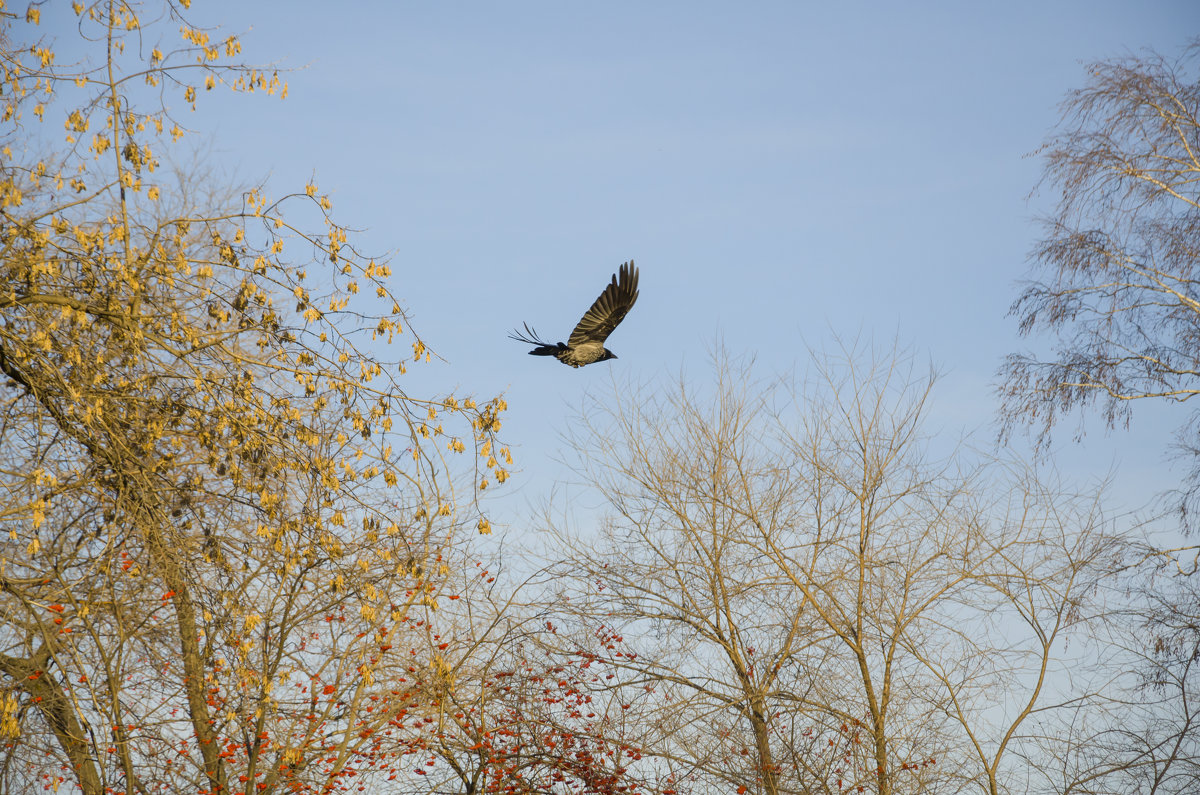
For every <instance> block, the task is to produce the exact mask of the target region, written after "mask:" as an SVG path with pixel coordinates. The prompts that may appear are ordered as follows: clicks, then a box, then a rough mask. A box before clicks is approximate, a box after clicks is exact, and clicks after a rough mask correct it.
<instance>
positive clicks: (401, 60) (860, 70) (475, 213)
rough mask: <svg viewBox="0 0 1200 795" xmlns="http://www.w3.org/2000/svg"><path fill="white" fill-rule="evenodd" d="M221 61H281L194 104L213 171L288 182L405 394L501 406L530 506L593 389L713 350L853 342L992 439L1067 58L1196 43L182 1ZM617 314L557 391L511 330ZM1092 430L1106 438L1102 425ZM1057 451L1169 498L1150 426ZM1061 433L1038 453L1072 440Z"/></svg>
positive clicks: (1111, 9) (1158, 18)
mask: <svg viewBox="0 0 1200 795" xmlns="http://www.w3.org/2000/svg"><path fill="white" fill-rule="evenodd" d="M195 11H196V13H197V15H198V18H199V19H201V20H212V21H220V22H221V23H222V24H224V25H225V26H227V27H229V28H231V29H232V30H233V31H234V32H242V33H244V35H243V43H244V47H245V49H244V54H245V56H246V57H247V59H249V60H251V61H258V62H279V63H280V65H282V66H291V67H297V68H299V67H303V68H299V70H298V71H295V72H293V73H291V74H289V75H288V76H287V80H288V82H289V86H290V89H289V90H290V96H289V98H288V99H287V100H286V101H285V102H282V103H280V102H277V101H272V100H268V99H265V98H263V97H259V96H254V97H237V96H232V95H229V94H227V93H225V92H221V93H220V94H219V95H218V96H213V97H202V100H204V101H203V102H202V103H201V106H200V112H199V113H197V114H196V115H195V116H194V117H193V118H194V119H195V127H196V128H197V129H199V130H203V131H205V132H206V133H208V132H211V133H213V135H214V139H213V141H214V147H215V150H214V151H215V153H216V159H217V160H218V162H220V163H223V164H226V165H229V166H231V167H232V168H234V169H235V170H236V173H237V174H238V176H239V177H240V178H241V179H243V180H245V181H247V182H254V181H257V180H259V179H260V178H262V177H264V176H269V180H270V182H269V184H270V186H271V187H272V188H273V189H274V190H276V191H277V192H278V191H282V190H284V189H289V188H302V187H303V185H304V183H305V182H306V181H307V180H308V179H309V177H310V175H312V174H314V173H315V175H316V180H317V182H318V183H319V184H320V186H321V188H322V190H323V191H325V190H327V191H330V192H332V194H333V198H334V200H335V205H336V206H335V210H336V212H337V215H338V216H339V217H340V219H341V220H342V221H343V222H346V223H349V224H350V225H351V226H354V227H359V228H364V229H365V230H366V232H365V233H364V234H363V235H362V236H360V242H361V243H362V244H363V246H364V247H365V248H366V249H367V250H368V251H370V252H372V253H380V252H389V251H390V252H392V253H393V260H392V261H393V265H394V270H395V284H394V287H395V289H396V291H397V293H398V294H400V295H402V296H403V297H404V298H405V300H406V301H407V305H408V307H409V308H410V309H411V312H412V319H413V321H414V323H415V325H416V326H417V327H418V328H419V330H420V331H421V333H422V334H423V335H424V336H425V337H426V338H427V339H428V340H429V341H430V342H431V343H432V344H433V346H434V348H435V349H436V350H437V351H438V352H439V353H440V354H442V355H443V356H444V357H445V358H446V359H447V360H448V361H449V364H448V365H444V366H439V367H438V368H435V369H434V370H433V371H425V370H423V369H422V370H417V371H414V372H413V375H412V376H411V378H412V381H411V384H410V387H411V389H412V390H413V391H414V392H416V393H422V392H427V391H430V390H435V389H444V388H445V387H446V386H452V385H460V386H461V387H462V388H463V389H464V390H467V391H474V392H477V393H480V394H489V393H495V392H498V391H504V392H506V393H507V397H508V401H509V404H510V406H511V409H512V410H511V412H510V416H509V418H508V421H507V423H506V425H505V433H506V435H507V437H508V438H509V439H510V440H511V441H512V442H513V443H514V445H515V449H516V453H517V455H518V457H519V461H518V464H519V465H520V466H521V467H522V468H523V469H524V470H525V475H524V476H523V477H521V478H519V480H518V483H519V484H524V485H523V488H522V489H521V493H522V494H523V495H525V496H528V497H529V498H530V499H532V500H535V499H537V498H538V496H539V495H541V494H543V493H544V492H545V491H546V490H547V489H548V487H549V484H550V483H551V482H552V481H553V480H554V479H555V477H557V472H556V469H555V466H554V464H553V463H552V461H551V459H552V456H553V453H554V450H555V448H556V447H557V441H556V433H557V431H558V430H559V429H560V428H561V427H562V425H563V423H564V422H565V421H566V419H567V418H568V417H569V416H570V413H571V407H572V406H575V405H578V404H579V402H580V396H581V395H582V393H583V392H584V391H585V390H588V389H596V388H601V389H602V388H605V386H606V385H607V384H609V381H610V378H611V377H612V375H613V373H614V371H615V372H617V374H618V377H619V378H624V377H625V376H626V375H629V376H631V377H632V378H634V379H635V380H644V379H649V378H652V377H655V376H656V375H658V374H660V373H663V372H664V371H666V372H677V371H678V370H679V369H680V367H681V366H685V365H686V367H687V368H688V370H689V371H690V372H693V373H695V374H696V375H697V376H700V377H703V376H704V375H705V372H706V371H705V367H706V355H707V349H708V348H709V347H711V345H712V343H713V340H714V339H715V338H716V337H717V335H720V336H721V337H722V338H723V339H724V342H725V344H726V345H727V346H728V347H729V348H730V349H731V350H733V351H735V352H745V351H752V352H754V353H756V354H757V356H758V359H759V362H760V363H761V365H762V367H763V369H764V371H765V372H775V371H783V370H787V369H789V368H791V367H792V366H793V364H801V365H802V364H803V362H804V354H803V345H804V344H805V342H807V343H808V344H811V345H814V346H816V347H824V346H826V345H827V344H828V342H829V340H830V339H831V336H832V334H833V332H839V333H843V334H847V335H851V336H853V335H854V334H856V333H858V332H859V331H860V330H861V331H862V332H864V333H866V334H868V335H874V336H875V337H876V338H877V339H879V340H881V341H884V342H886V341H887V340H889V339H890V338H891V337H892V336H893V335H895V334H898V335H899V337H900V339H901V341H902V342H904V343H906V344H909V345H912V346H913V347H914V348H915V349H916V350H918V351H920V352H921V355H922V356H928V358H929V359H930V360H931V361H933V362H934V363H935V364H936V365H937V366H938V367H939V368H940V369H941V370H943V371H944V372H945V373H946V376H945V378H944V379H943V382H942V385H941V387H940V389H939V392H938V394H939V400H938V404H937V405H938V410H939V412H940V413H939V416H938V417H935V418H934V419H935V422H937V423H940V424H945V425H946V426H947V427H950V428H958V427H962V426H966V427H975V426H979V425H984V424H986V423H988V422H989V421H990V420H991V418H992V416H993V412H994V407H995V401H994V399H993V396H992V391H991V386H990V384H991V382H992V381H993V380H994V373H995V371H996V369H997V367H998V365H999V363H1000V359H1001V357H1002V356H1003V355H1004V354H1005V353H1006V352H1008V351H1011V350H1013V349H1014V348H1015V347H1018V346H1020V345H1022V344H1023V343H1022V342H1020V341H1019V340H1018V338H1017V337H1016V330H1015V324H1014V323H1013V322H1012V321H1011V320H1010V319H1006V317H1005V312H1006V310H1007V308H1008V306H1009V304H1010V303H1011V302H1012V300H1013V298H1014V297H1015V295H1016V292H1017V289H1018V288H1017V285H1018V282H1019V280H1020V279H1022V278H1023V277H1025V276H1026V275H1027V274H1028V270H1027V265H1026V259H1025V255H1026V253H1027V251H1028V250H1029V249H1030V247H1031V246H1032V244H1033V241H1034V240H1035V239H1036V237H1037V235H1038V229H1037V228H1036V226H1035V225H1034V224H1033V223H1032V218H1033V216H1034V215H1035V214H1036V212H1037V210H1038V208H1039V207H1045V206H1046V205H1045V203H1044V202H1045V199H1038V198H1035V199H1034V200H1033V201H1032V202H1027V199H1026V197H1027V194H1028V193H1029V191H1030V189H1031V188H1032V187H1033V185H1034V184H1035V182H1036V180H1037V178H1038V174H1039V171H1040V164H1039V162H1038V160H1037V159H1036V158H1033V157H1029V156H1027V155H1028V153H1030V152H1032V151H1033V150H1034V149H1036V148H1037V146H1038V145H1039V144H1040V143H1041V141H1042V140H1043V139H1044V137H1045V135H1046V133H1047V132H1048V131H1049V130H1050V128H1051V127H1052V125H1053V124H1054V123H1055V121H1056V119H1057V111H1056V104H1057V103H1058V101H1059V100H1060V99H1061V98H1062V96H1063V94H1064V93H1065V92H1066V91H1067V90H1069V89H1071V88H1073V87H1079V86H1081V85H1082V84H1083V82H1084V80H1085V77H1086V74H1085V71H1084V69H1083V66H1082V62H1084V61H1089V60H1094V59H1099V58H1104V57H1108V56H1113V55H1119V54H1122V53H1125V52H1128V51H1136V50H1139V49H1141V48H1143V47H1147V46H1149V47H1153V48H1156V49H1158V50H1159V51H1161V52H1163V53H1165V54H1169V55H1175V54H1177V53H1178V52H1179V50H1180V48H1181V46H1182V45H1183V44H1184V43H1185V42H1186V41H1187V40H1188V39H1189V38H1190V37H1191V36H1193V35H1196V34H1197V33H1200V4H1197V3H1195V2H1194V1H1193V0H1177V1H1176V2H1096V0H1088V1H1086V2H1083V1H1074V2H1045V0H1041V1H1039V2H1005V3H970V2H940V3H922V2H907V3H865V2H843V3H830V2H826V3H820V4H817V3H802V2H754V3H713V2H659V3H654V2H605V3H596V2H593V3H586V4H585V3H575V2H561V1H559V2H508V3H482V2H474V3H467V2H422V3H417V2H370V3H367V2H363V3H328V2H301V1H295V0H293V1H291V2H245V1H244V0H221V2H216V3H209V2H207V1H205V0H197V2H196V3H195ZM631 257H632V258H634V259H636V261H637V264H638V266H639V267H640V269H641V298H640V300H639V302H638V304H637V306H636V308H635V309H634V310H633V312H631V313H630V315H629V317H628V318H627V319H626V321H625V322H624V324H623V325H622V326H621V327H620V328H619V329H618V330H617V332H616V333H615V334H614V335H613V336H612V337H611V338H610V340H609V347H610V348H612V349H613V350H614V351H615V352H616V353H617V354H618V356H619V357H620V358H619V359H618V360H617V361H615V362H607V363H602V364H599V365H594V366H591V367H587V368H584V369H581V370H572V369H570V368H567V367H564V366H562V365H560V364H558V363H557V362H554V361H552V360H547V359H541V358H534V357H530V356H527V355H525V349H524V348H523V347H521V346H519V345H517V344H516V343H513V342H511V341H509V340H508V339H506V336H505V335H506V334H507V332H508V331H509V330H510V329H511V328H512V327H513V326H516V325H518V324H520V322H521V321H524V320H527V321H529V322H530V323H531V324H533V325H534V326H536V327H537V328H538V330H539V331H541V332H543V333H544V335H545V336H547V337H550V338H553V339H555V340H557V339H565V337H566V335H567V334H568V333H569V331H570V329H571V328H572V327H573V326H574V324H575V322H576V321H577V320H578V318H579V316H580V314H581V313H582V312H583V311H584V310H585V309H586V308H587V306H588V305H589V304H590V302H591V301H592V300H593V299H594V298H595V296H596V295H597V294H598V292H599V291H600V289H601V288H602V287H603V286H604V284H605V283H606V282H607V281H608V279H609V277H610V275H611V274H612V273H613V272H614V271H615V270H616V267H617V265H618V264H620V263H621V262H622V261H624V260H627V259H629V258H631ZM1090 425H1091V426H1092V427H1094V428H1096V429H1097V431H1099V424H1098V423H1095V422H1092V423H1090ZM1134 427H1135V432H1134V433H1133V434H1123V435H1118V436H1115V437H1112V438H1110V439H1104V438H1103V435H1102V434H1100V433H1098V432H1097V433H1096V434H1093V436H1094V437H1095V438H1094V439H1093V441H1091V442H1089V445H1088V447H1087V448H1086V449H1085V450H1082V451H1080V450H1071V451H1068V452H1067V453H1065V458H1064V460H1065V461H1067V462H1068V463H1067V465H1066V468H1067V469H1068V470H1070V471H1071V472H1072V473H1073V474H1086V472H1087V471H1088V469H1089V468H1096V470H1097V471H1103V470H1105V469H1107V467H1108V466H1110V465H1112V464H1114V463H1116V464H1117V465H1119V467H1120V472H1121V474H1122V475H1123V477H1124V478H1125V481H1124V482H1125V483H1127V484H1131V485H1129V489H1131V490H1132V492H1137V491H1138V490H1140V489H1141V488H1142V487H1143V486H1142V484H1143V483H1150V482H1154V480H1155V479H1156V478H1160V477H1161V471H1160V470H1157V469H1156V468H1158V467H1159V460H1160V458H1161V452H1162V444H1163V440H1164V439H1165V438H1166V436H1167V434H1168V432H1169V430H1170V428H1171V424H1170V422H1167V421H1165V420H1162V419H1160V418H1150V417H1147V418H1146V419H1144V420H1143V419H1141V418H1140V417H1139V419H1138V420H1137V421H1136V422H1135V426H1134ZM1069 430H1070V429H1067V431H1068V432H1065V433H1063V434H1062V438H1063V441H1064V442H1066V441H1068V437H1069Z"/></svg>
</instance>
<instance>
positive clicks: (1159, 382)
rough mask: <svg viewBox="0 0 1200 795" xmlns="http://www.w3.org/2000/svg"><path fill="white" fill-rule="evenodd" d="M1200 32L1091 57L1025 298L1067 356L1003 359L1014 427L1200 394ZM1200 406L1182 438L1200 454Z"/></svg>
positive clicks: (1110, 414) (1033, 329) (1072, 98)
mask: <svg viewBox="0 0 1200 795" xmlns="http://www.w3.org/2000/svg"><path fill="white" fill-rule="evenodd" d="M1198 54H1200V43H1197V44H1193V45H1192V46H1190V47H1189V48H1188V49H1187V50H1186V51H1185V52H1184V53H1183V55H1182V56H1181V57H1180V58H1179V59H1178V60H1175V61H1169V60H1167V59H1166V58H1164V57H1162V56H1159V55H1154V54H1151V55H1146V56H1141V57H1128V58H1122V59H1114V60H1108V61H1101V62H1098V63H1094V64H1091V65H1089V67H1088V73H1089V77H1088V83H1087V85H1086V86H1085V87H1084V88H1081V89H1078V90H1075V91H1072V92H1070V93H1069V94H1068V95H1067V97H1066V99H1065V101H1064V102H1063V120H1062V123H1061V125H1060V127H1059V129H1058V130H1057V131H1056V132H1055V133H1054V135H1053V136H1052V137H1051V138H1050V139H1049V141H1048V142H1047V143H1046V144H1045V146H1044V147H1043V158H1044V163H1045V172H1044V176H1043V183H1044V184H1045V185H1047V186H1049V187H1051V188H1053V189H1054V190H1055V192H1056V194H1057V196H1058V202H1057V205H1056V206H1055V209H1054V211H1053V213H1052V214H1050V215H1049V216H1048V217H1047V218H1045V219H1044V220H1043V221H1042V226H1043V229H1044V237H1043V238H1042V239H1041V240H1040V241H1039V242H1038V244H1037V245H1036V247H1035V249H1034V252H1033V262H1034V264H1035V266H1036V269H1037V273H1038V274H1039V275H1040V276H1041V278H1040V279H1039V280H1037V281H1034V282H1032V283H1031V284H1029V285H1028V286H1027V287H1026V288H1025V290H1024V291H1023V292H1022V293H1021V295H1020V297H1019V298H1018V299H1017V300H1016V302H1015V303H1014V304H1013V306H1012V310H1011V313H1012V315H1014V316H1015V317H1016V318H1017V319H1018V321H1019V322H1020V330H1021V333H1022V334H1024V335H1031V334H1034V333H1037V334H1039V335H1042V334H1045V335H1049V337H1050V338H1051V339H1052V340H1054V348H1053V353H1052V354H1051V355H1050V356H1048V357H1042V356H1038V355H1035V354H1033V353H1015V354H1012V355H1010V356H1009V357H1008V359H1007V361H1006V363H1005V365H1004V367H1003V368H1002V370H1001V376H1002V379H1003V384H1002V396H1003V406H1002V418H1003V421H1004V428H1005V431H1006V432H1011V431H1012V430H1013V429H1015V428H1018V427H1022V426H1025V425H1032V426H1033V427H1034V428H1035V429H1036V432H1037V435H1038V437H1037V438H1038V439H1039V441H1040V442H1042V443H1043V444H1044V443H1045V442H1046V441H1048V439H1049V434H1050V431H1051V429H1052V428H1053V427H1054V426H1055V425H1056V424H1057V423H1058V422H1059V421H1060V420H1061V419H1062V418H1063V416H1064V415H1065V414H1067V413H1069V412H1071V411H1072V410H1074V409H1078V408H1087V407H1091V406H1098V407H1099V409H1100V413H1101V415H1102V417H1103V418H1104V421H1105V423H1106V424H1107V425H1109V426H1110V427H1112V426H1119V425H1124V424H1127V423H1128V421H1129V418H1130V415H1131V412H1132V407H1133V404H1134V403H1135V402H1136V401H1139V400H1144V399H1152V400H1162V401H1171V402H1177V403H1185V402H1187V401H1190V400H1191V399H1192V398H1193V397H1195V396H1196V395H1197V394H1200V79H1198V78H1197V75H1196V72H1195V66H1196V57H1197V55H1198ZM1198 419H1200V413H1195V412H1194V413H1193V415H1192V421H1191V422H1190V423H1189V424H1188V425H1187V426H1186V427H1185V428H1184V429H1182V431H1181V433H1180V436H1179V439H1178V447H1179V449H1180V450H1181V451H1183V452H1184V453H1185V454H1187V455H1188V456H1191V457H1192V459H1193V460H1195V461H1197V462H1200V458H1197V455H1198V454H1200V445H1198V444H1197V443H1196V442H1195V439H1196V436H1197V433H1198V432H1200V424H1198V423H1197V420H1198ZM1198 485H1200V467H1198V468H1196V469H1194V470H1193V472H1192V476H1191V478H1190V479H1189V481H1188V485H1187V486H1186V487H1185V489H1184V499H1183V500H1182V501H1181V507H1182V510H1183V512H1184V516H1185V519H1188V518H1190V516H1191V514H1192V513H1193V512H1194V509H1193V508H1191V507H1189V505H1190V502H1191V500H1190V498H1191V497H1193V496H1195V495H1196V487H1197V486H1198Z"/></svg>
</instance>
